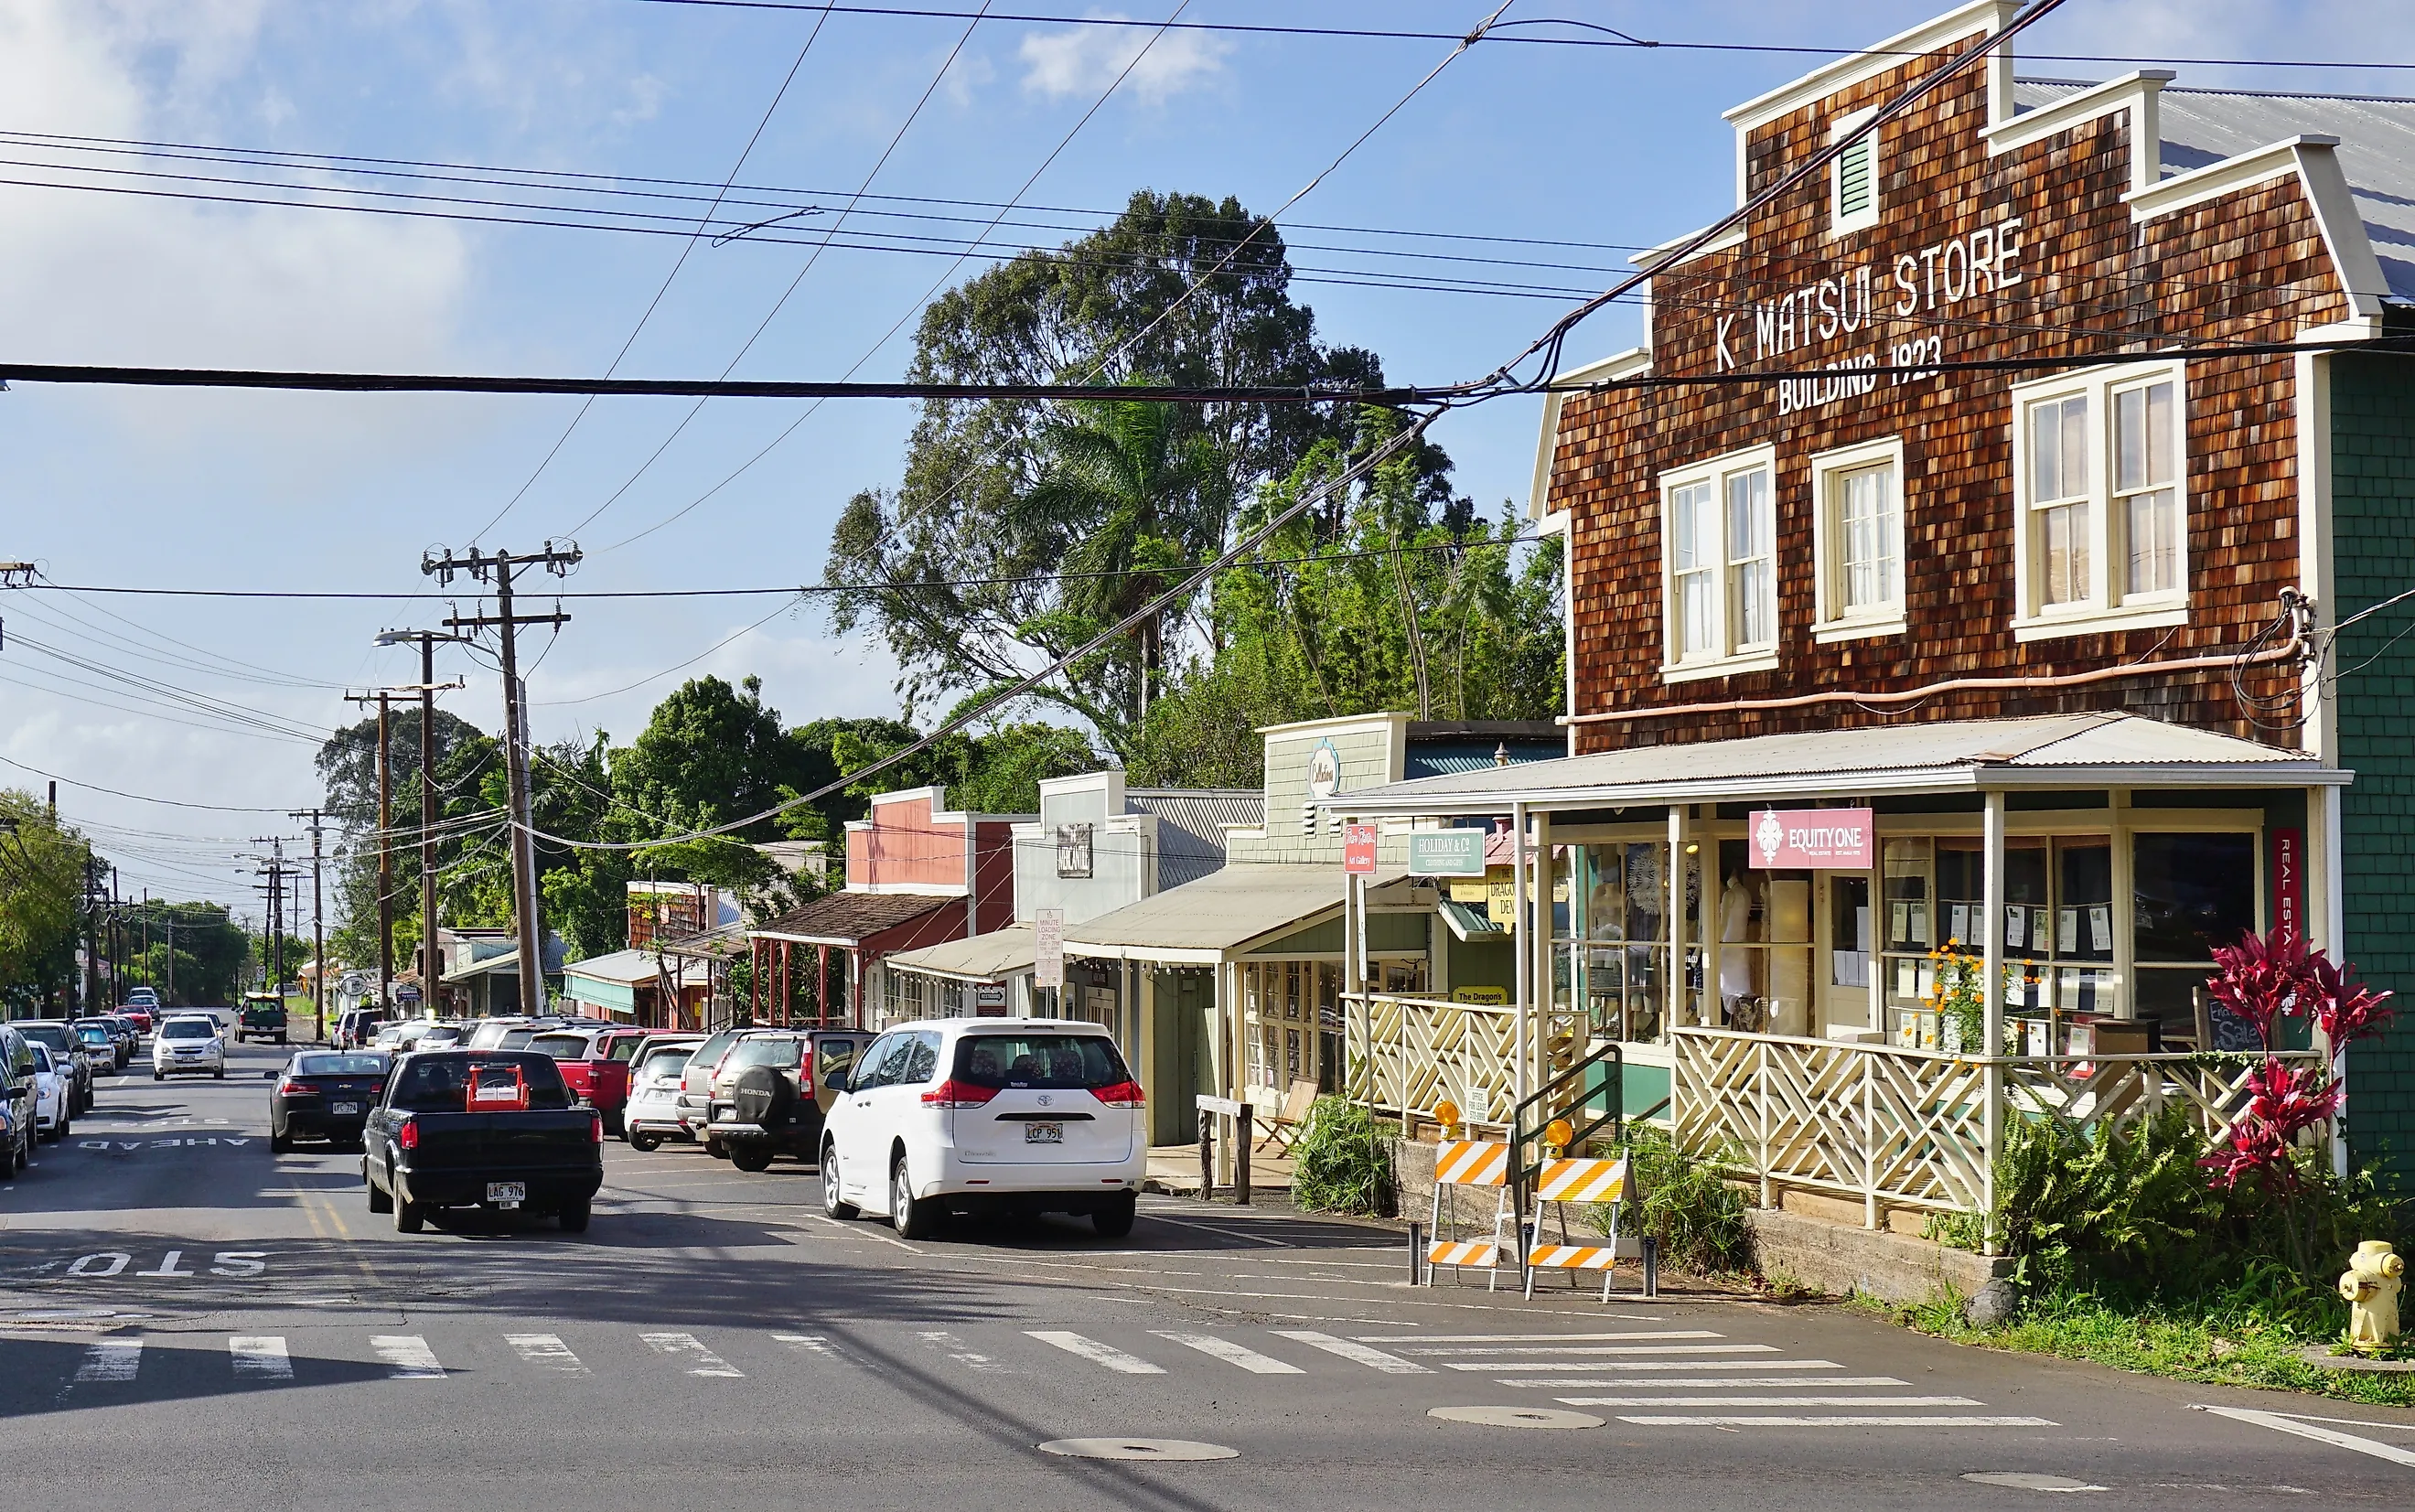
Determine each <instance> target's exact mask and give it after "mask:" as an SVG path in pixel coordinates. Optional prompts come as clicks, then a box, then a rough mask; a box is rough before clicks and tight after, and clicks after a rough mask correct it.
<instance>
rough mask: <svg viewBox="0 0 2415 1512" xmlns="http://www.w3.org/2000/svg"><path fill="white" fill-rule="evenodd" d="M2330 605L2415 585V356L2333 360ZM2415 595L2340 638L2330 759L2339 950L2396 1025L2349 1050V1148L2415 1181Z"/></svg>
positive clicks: (2404, 1181) (2346, 610)
mask: <svg viewBox="0 0 2415 1512" xmlns="http://www.w3.org/2000/svg"><path fill="white" fill-rule="evenodd" d="M2331 397H2332V518H2333V571H2334V574H2335V576H2336V580H2337V582H2336V587H2335V588H2334V589H2333V606H2332V607H2333V613H2334V614H2335V615H2336V616H2339V617H2342V618H2345V617H2346V616H2348V615H2350V614H2353V613H2355V612H2356V611H2357V610H2359V609H2362V608H2364V607H2365V606H2368V605H2372V604H2376V603H2378V602H2379V601H2381V600H2383V599H2386V598H2389V597H2391V596H2392V595H2393V594H2396V593H2403V592H2405V591H2407V590H2408V589H2410V588H2415V363H2408V361H2407V360H2406V359H2405V358H2403V357H2359V356H2348V355H2340V356H2336V357H2333V359H2332V390H2331ZM2410 625H2415V602H2410V603H2408V604H2406V605H2400V606H2393V607H2392V608H2388V609H2384V610H2382V611H2381V612H2380V613H2378V614H2376V615H2374V616H2373V617H2371V618H2370V619H2367V620H2364V621H2360V622H2358V623H2356V624H2353V625H2350V626H2348V628H2347V629H2346V630H2344V631H2342V632H2341V633H2340V636H2339V642H2338V644H2337V646H2336V647H2334V648H2333V654H2332V658H2331V664H2330V665H2331V668H2332V669H2333V670H2338V671H2345V670H2346V669H2348V668H2351V667H2355V666H2357V665H2358V664H2359V663H2361V662H2363V661H2364V660H2365V659H2366V658H2368V657H2378V658H2379V659H2378V660H2377V661H2375V662H2374V663H2373V664H2372V665H2371V666H2366V667H2364V668H2363V669H2362V670H2360V671H2357V672H2355V673H2353V675H2350V676H2347V677H2344V678H2342V680H2341V681H2340V682H2339V684H2338V687H2339V733H2340V764H2341V765H2342V766H2345V767H2347V768H2348V769H2349V770H2350V771H2354V772H2355V773H2356V781H2355V783H2354V784H2353V785H2351V786H2349V787H2348V789H2347V791H2346V792H2345V793H2344V794H2343V795H2342V800H2341V807H2342V816H2343V821H2344V830H2345V834H2344V837H2343V845H2342V846H2341V857H2340V859H2341V867H2342V872H2343V878H2342V882H2343V885H2342V889H2341V891H2342V894H2343V900H2344V902H2345V904H2346V906H2347V912H2348V939H2347V947H2348V949H2347V954H2348V959H2349V960H2350V961H2353V962H2355V963H2356V965H2357V966H2360V967H2361V968H2362V969H2363V973H2364V977H2365V980H2366V981H2371V982H2373V983H2374V984H2376V985H2377V986H2381V987H2388V988H2392V989H2393V990H2395V991H2396V992H2397V994H2398V998H2397V1004H2398V1006H2399V1007H2400V1009H2401V1016H2400V1020H2399V1026H2398V1027H2397V1028H2396V1029H2395V1030H2393V1032H2392V1033H2391V1034H2389V1035H2387V1036H2385V1037H2384V1038H2382V1039H2380V1040H2369V1041H2367V1042H2365V1043H2363V1044H2360V1045H2358V1046H2356V1047H2354V1048H2352V1049H2351V1050H2350V1051H2349V1052H2348V1089H2349V1090H2348V1097H2349V1111H2348V1146H2349V1150H2350V1154H2351V1156H2352V1158H2353V1159H2354V1160H2356V1162H2357V1163H2358V1164H2359V1165H2368V1164H2376V1163H2378V1165H2379V1166H2380V1167H2381V1168H2382V1169H2383V1170H2384V1171H2386V1172H2387V1173H2388V1174H2390V1175H2393V1176H2395V1177H2396V1178H2397V1180H2398V1182H2399V1184H2400V1185H2402V1186H2405V1187H2409V1188H2415V637H2410V638H2408V639H2407V640H2402V641H2399V642H2397V643H2396V644H2395V645H2392V644H2390V642H2391V637H2392V636H2396V635H2399V634H2400V633H2401V632H2403V631H2406V630H2407V629H2408V627H2409V626H2410Z"/></svg>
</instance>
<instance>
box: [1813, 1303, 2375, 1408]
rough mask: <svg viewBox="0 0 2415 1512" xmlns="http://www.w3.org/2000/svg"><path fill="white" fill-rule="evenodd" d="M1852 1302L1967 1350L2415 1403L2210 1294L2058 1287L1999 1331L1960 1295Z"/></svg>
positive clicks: (2252, 1311) (2276, 1320) (2291, 1329)
mask: <svg viewBox="0 0 2415 1512" xmlns="http://www.w3.org/2000/svg"><path fill="white" fill-rule="evenodd" d="M1852 1306H1853V1307H1854V1308H1856V1309H1858V1310H1861V1311H1864V1312H1868V1313H1872V1314H1875V1315H1877V1316H1880V1317H1883V1318H1886V1319H1888V1320H1889V1321H1891V1322H1894V1323H1897V1324H1899V1325H1903V1326H1905V1327H1908V1328H1913V1329H1916V1330H1918V1331H1919V1332H1921V1333H1925V1334H1930V1335H1934V1336H1935V1337H1937V1338H1940V1339H1948V1340H1953V1341H1954V1342H1956V1343H1958V1344H1978V1345H1984V1346H1986V1347H1988V1348H1991V1349H2008V1350H2019V1351H2021V1352H2023V1353H2025V1354H2032V1355H2059V1356H2061V1357H2062V1358H2063V1359H2070V1360H2087V1361H2090V1362H2091V1363H2093V1364H2097V1365H2109V1366H2111V1367H2113V1368H2114V1369H2115V1370H2138V1371H2141V1372H2143V1373H2145V1374H2148V1375H2162V1376H2169V1377H2171V1378H2173V1379H2175V1380H2180V1381H2203V1382H2207V1383H2210V1384H2213V1385H2227V1386H2259V1387H2264V1388H2267V1389H2270V1390H2275V1391H2302V1392H2305V1393H2307V1394H2309V1395H2313V1396H2321V1397H2334V1398H2337V1399H2339V1400H2342V1401H2359V1402H2368V1403H2371V1404H2372V1405H2375V1406H2379V1407H2415V1377H2410V1376H2405V1375H2382V1374H2373V1373H2368V1372H2363V1371H2355V1370H2323V1369H2321V1368H2319V1367H2317V1366H2314V1365H2309V1364H2307V1363H2306V1362H2305V1361H2304V1360H2303V1359H2300V1358H2299V1357H2298V1354H2297V1352H2298V1351H2299V1350H2300V1349H2303V1348H2304V1347H2305V1346H2306V1345H2307V1344H2308V1343H2310V1342H2319V1341H2320V1340H2308V1339H2307V1338H2306V1337H2305V1335H2304V1334H2303V1333H2302V1332H2301V1331H2300V1330H2299V1329H2298V1328H2297V1327H2296V1326H2294V1325H2292V1324H2291V1323H2290V1322H2289V1321H2288V1319H2286V1318H2282V1317H2276V1316H2273V1313H2272V1312H2271V1310H2269V1309H2267V1308H2263V1307H2259V1306H2257V1305H2254V1304H2243V1303H2242V1302H2241V1301H2240V1300H2239V1299H2237V1298H2232V1297H2221V1296H2213V1297H2200V1298H2198V1299H2196V1301H2195V1302H2194V1303H2193V1304H2176V1303H2173V1302H2170V1301H2140V1302H2127V1301H2115V1300H2111V1299H2108V1298H2106V1297H2103V1296H2099V1295H2095V1294H2094V1293H2092V1292H2085V1291H2073V1290H2057V1291H2055V1292H2052V1293H2048V1294H2047V1295H2035V1296H2032V1297H2031V1298H2030V1299H2029V1301H2028V1303H2027V1304H2026V1305H2025V1306H2024V1307H2023V1308H2022V1310H2021V1311H2020V1313H2019V1314H2018V1316H2016V1317H2015V1318H2014V1319H2013V1320H2012V1321H2011V1322H2010V1323H2008V1324H2005V1325H2003V1326H2002V1327H1999V1328H1973V1327H1972V1326H1971V1325H1969V1324H1968V1323H1966V1322H1965V1321H1963V1316H1962V1299H1961V1298H1959V1297H1945V1298H1941V1299H1939V1300H1937V1301H1933V1302H1929V1303H1926V1304H1920V1305H1916V1306H1913V1307H1898V1306H1895V1305H1893V1304H1891V1303H1885V1302H1881V1301H1879V1300H1878V1299H1876V1298H1874V1297H1869V1296H1856V1297H1854V1298H1853V1302H1852Z"/></svg>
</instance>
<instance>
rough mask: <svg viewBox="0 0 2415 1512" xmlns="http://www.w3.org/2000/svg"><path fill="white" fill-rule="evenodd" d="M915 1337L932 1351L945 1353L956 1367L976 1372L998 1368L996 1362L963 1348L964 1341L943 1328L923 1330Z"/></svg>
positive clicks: (986, 1356)
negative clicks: (943, 1351) (964, 1367)
mask: <svg viewBox="0 0 2415 1512" xmlns="http://www.w3.org/2000/svg"><path fill="white" fill-rule="evenodd" d="M917 1337H919V1338H920V1339H921V1340H922V1342H924V1343H926V1344H928V1345H930V1346H931V1347H932V1348H933V1349H940V1350H945V1351H947V1354H948V1358H950V1359H952V1360H953V1361H955V1362H956V1363H957V1364H958V1365H962V1366H967V1367H968V1368H970V1369H972V1370H997V1368H998V1367H997V1361H996V1360H994V1359H992V1358H990V1357H989V1356H988V1355H982V1354H979V1353H977V1352H975V1351H973V1350H970V1349H967V1347H965V1341H964V1340H961V1339H958V1338H957V1337H956V1336H955V1335H953V1334H952V1333H950V1332H948V1331H947V1330H946V1329H945V1328H925V1329H922V1331H921V1333H920V1334H919V1335H918V1336H917Z"/></svg>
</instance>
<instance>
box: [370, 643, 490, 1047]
mask: <svg viewBox="0 0 2415 1512" xmlns="http://www.w3.org/2000/svg"><path fill="white" fill-rule="evenodd" d="M469 638H470V637H469V636H443V635H439V634H437V633H436V632H435V631H433V630H382V631H380V632H379V633H378V636H377V644H379V645H381V646H399V645H401V644H402V643H403V642H405V641H409V640H415V641H417V642H419V682H418V685H417V686H418V693H419V1002H420V1006H421V1008H422V1009H423V1010H426V1011H428V1012H430V1013H433V1012H435V1011H436V1007H437V997H436V979H437V977H438V975H439V974H440V964H441V963H442V961H443V952H442V951H439V950H438V949H437V946H436V696H437V694H439V693H441V692H443V690H445V689H447V688H458V687H460V686H461V683H460V682H459V681H452V682H438V681H436V643H437V642H438V641H440V640H458V641H464V642H466V641H468V640H469ZM388 691H390V692H402V691H405V690H403V689H390V690H388ZM383 743H384V741H383V739H381V740H380V741H379V744H380V745H381V746H383ZM379 1006H380V1007H382V1008H383V1007H391V1006H392V1003H391V1000H390V999H388V1000H385V1001H382V1002H381V1003H380V1004H379Z"/></svg>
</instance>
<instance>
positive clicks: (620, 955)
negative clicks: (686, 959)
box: [562, 951, 662, 987]
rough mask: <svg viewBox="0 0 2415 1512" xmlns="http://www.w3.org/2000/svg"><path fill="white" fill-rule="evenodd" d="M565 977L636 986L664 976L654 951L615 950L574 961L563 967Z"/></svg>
mask: <svg viewBox="0 0 2415 1512" xmlns="http://www.w3.org/2000/svg"><path fill="white" fill-rule="evenodd" d="M661 974H662V969H661V966H659V965H658V964H657V963H656V961H655V959H654V952H653V951H611V952H609V953H608V954H605V955H591V956H589V957H588V958H587V959H586V960H584V961H573V962H571V963H570V964H569V965H568V966H563V967H562V975H563V976H564V977H565V978H583V979H585V980H586V981H608V982H612V983H614V984H616V985H618V986H622V987H634V986H636V985H637V983H639V982H641V981H653V980H654V979H655V978H656V977H658V976H660V975H661Z"/></svg>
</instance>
